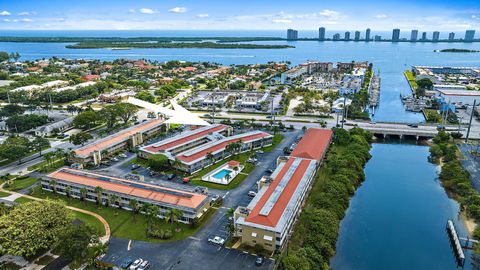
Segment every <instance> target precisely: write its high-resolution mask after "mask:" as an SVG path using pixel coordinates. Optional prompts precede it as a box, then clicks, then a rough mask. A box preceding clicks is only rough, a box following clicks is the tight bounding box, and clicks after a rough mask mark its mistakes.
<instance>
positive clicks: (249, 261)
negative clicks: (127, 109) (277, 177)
mask: <svg viewBox="0 0 480 270" xmlns="http://www.w3.org/2000/svg"><path fill="white" fill-rule="evenodd" d="M300 134H301V131H298V130H297V131H293V132H288V133H286V134H285V139H284V140H283V141H282V142H281V143H280V144H279V145H277V147H276V149H274V151H272V152H267V153H262V154H258V163H257V165H256V168H255V169H254V170H253V171H252V172H251V173H250V174H249V176H248V177H247V178H246V179H245V180H244V181H243V182H242V184H241V185H240V186H238V187H237V188H235V189H233V190H230V191H225V190H213V189H209V193H210V194H217V195H220V196H222V197H224V201H223V206H222V207H220V208H218V209H217V212H216V213H215V215H214V216H213V217H212V218H211V220H210V221H209V222H208V223H207V224H205V225H204V227H203V228H201V229H200V231H199V232H198V233H197V234H196V235H194V236H192V237H189V238H187V239H184V240H181V241H176V242H172V243H146V242H139V241H132V242H131V245H130V249H129V240H127V239H119V238H115V237H113V238H112V239H111V241H110V247H109V251H108V253H107V255H106V256H105V257H104V259H103V260H104V261H106V262H110V263H113V264H115V265H117V266H119V265H121V264H122V262H123V261H124V260H125V259H127V258H131V259H136V258H142V259H146V260H148V261H150V262H151V263H152V268H151V269H192V268H195V269H209V270H210V269H250V268H255V269H257V268H258V269H271V268H272V267H273V263H274V262H273V261H272V260H270V259H266V260H264V263H263V265H262V266H255V259H256V256H254V255H250V254H248V253H245V252H243V251H240V250H236V249H230V248H226V247H223V246H218V245H214V244H210V243H209V242H208V239H209V238H213V237H215V236H220V237H222V238H224V239H227V238H228V232H227V230H226V229H225V227H226V225H227V224H228V222H232V221H229V219H228V217H227V215H226V212H227V209H228V208H236V207H237V206H246V205H248V203H249V202H250V201H251V199H252V198H251V197H249V196H248V192H249V191H256V187H257V184H256V182H257V181H258V180H260V178H261V177H262V176H263V175H265V174H266V170H269V169H274V168H275V167H276V160H277V158H278V157H279V156H281V155H283V148H284V147H286V146H290V145H291V144H292V143H293V142H294V141H295V139H296V138H297V137H298V136H299V135H300ZM117 167H119V168H122V166H121V165H119V166H115V165H113V166H111V167H109V168H107V170H115V169H116V168H117ZM139 172H140V171H139ZM150 179H155V178H149V177H145V180H146V181H150ZM152 181H161V183H162V184H165V185H166V184H168V186H170V185H179V186H181V187H182V188H183V189H185V188H187V189H194V188H195V186H193V185H191V184H181V183H175V182H171V181H163V180H158V179H157V180H152Z"/></svg>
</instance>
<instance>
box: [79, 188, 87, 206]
mask: <svg viewBox="0 0 480 270" xmlns="http://www.w3.org/2000/svg"><path fill="white" fill-rule="evenodd" d="M87 193H88V190H87V189H86V188H84V187H83V188H81V189H80V200H82V201H83V203H84V204H85V205H86V204H87V200H86V199H87Z"/></svg>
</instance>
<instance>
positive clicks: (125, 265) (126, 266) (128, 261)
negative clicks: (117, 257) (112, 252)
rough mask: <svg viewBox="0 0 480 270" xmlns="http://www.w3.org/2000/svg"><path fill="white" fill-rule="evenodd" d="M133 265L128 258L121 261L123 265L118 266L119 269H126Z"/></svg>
mask: <svg viewBox="0 0 480 270" xmlns="http://www.w3.org/2000/svg"><path fill="white" fill-rule="evenodd" d="M132 263H133V259H131V258H128V259H125V261H123V263H122V264H121V265H120V268H122V269H128V267H129V266H130V265H131V264H132Z"/></svg>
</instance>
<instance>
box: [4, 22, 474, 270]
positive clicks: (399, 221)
mask: <svg viewBox="0 0 480 270" xmlns="http://www.w3.org/2000/svg"><path fill="white" fill-rule="evenodd" d="M2 34H3V35H8V36H15V35H24V36H283V35H284V33H283V32H214V31H201V32H199V31H183V32H182V31H176V32H166V31H163V32H158V31H147V32H141V31H134V32H132V31H126V32H115V31H107V32H105V31H94V32H91V31H70V32H65V31H63V32H56V31H45V32H34V31H24V32H4V33H2ZM311 36H314V33H313V32H312V33H311ZM262 43H263V44H285V43H287V42H286V41H280V42H262ZM288 44H290V45H294V46H296V48H293V49H278V50H262V49H257V50H242V49H235V50H232V49H230V50H226V49H132V50H128V51H112V50H108V49H78V50H72V49H66V48H65V45H66V44H59V43H55V44H52V43H50V44H47V43H0V51H8V52H19V53H20V54H21V55H22V60H33V59H38V58H48V57H52V56H57V57H65V58H85V59H100V60H113V59H117V58H128V59H139V58H146V59H151V60H157V61H168V60H184V61H210V62H217V63H221V64H225V65H229V64H252V63H266V62H269V61H290V62H291V63H292V64H299V63H302V62H304V61H306V60H319V61H331V62H337V61H352V60H355V61H369V62H372V63H373V65H374V69H375V71H376V72H380V76H381V78H382V90H381V95H380V107H379V110H378V111H377V113H376V115H375V117H374V119H375V120H376V121H391V122H409V123H413V122H421V121H423V120H424V119H423V116H422V115H421V114H416V113H411V112H405V111H404V109H403V106H402V104H401V102H400V100H399V95H400V94H401V93H402V94H408V93H410V89H409V88H408V85H407V83H406V81H405V79H404V77H403V71H404V70H405V69H410V67H411V66H412V65H425V66H428V65H439V66H480V54H469V53H436V52H434V50H438V49H445V48H466V49H475V50H480V44H479V43H450V44H444V43H437V44H436V43H384V42H382V43H375V42H368V43H367V42H317V41H297V42H288ZM372 156H373V158H372V159H371V160H370V161H369V163H368V164H367V166H366V169H365V170H366V181H365V182H364V183H363V184H362V186H361V187H360V188H359V189H358V190H357V193H356V194H355V196H354V197H353V198H352V201H351V205H350V208H349V209H348V212H347V214H346V216H345V219H344V220H343V221H342V223H341V228H340V236H339V241H338V243H337V255H336V256H335V257H334V258H333V259H332V267H333V268H334V269H339V270H343V269H347V270H348V269H455V268H456V266H455V259H454V257H453V253H452V251H451V249H450V245H449V242H448V237H447V234H446V232H445V229H444V228H445V223H446V221H447V219H449V218H452V219H455V220H456V225H457V229H458V230H459V231H460V233H461V234H462V235H466V232H465V228H464V226H463V224H462V223H461V222H459V221H458V220H457V219H456V217H457V213H458V204H457V203H456V202H455V201H453V200H451V199H449V198H448V197H447V195H446V193H445V191H444V189H443V188H442V186H441V184H440V183H439V181H438V177H437V170H438V168H437V167H436V166H434V165H432V164H430V163H428V161H427V157H428V147H425V146H418V145H415V144H398V143H389V144H374V145H373V148H372ZM466 268H467V269H468V268H469V262H467V267H466Z"/></svg>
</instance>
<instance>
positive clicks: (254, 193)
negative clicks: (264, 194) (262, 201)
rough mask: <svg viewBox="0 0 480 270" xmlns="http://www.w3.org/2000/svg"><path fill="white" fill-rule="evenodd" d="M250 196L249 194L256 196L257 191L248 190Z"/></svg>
mask: <svg viewBox="0 0 480 270" xmlns="http://www.w3.org/2000/svg"><path fill="white" fill-rule="evenodd" d="M248 196H249V197H255V196H257V193H256V192H255V191H253V190H250V191H249V192H248Z"/></svg>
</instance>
